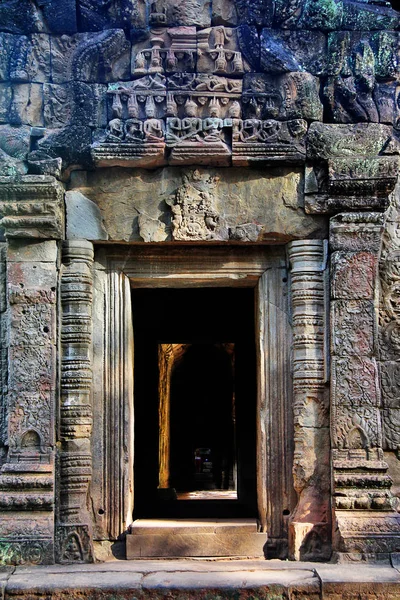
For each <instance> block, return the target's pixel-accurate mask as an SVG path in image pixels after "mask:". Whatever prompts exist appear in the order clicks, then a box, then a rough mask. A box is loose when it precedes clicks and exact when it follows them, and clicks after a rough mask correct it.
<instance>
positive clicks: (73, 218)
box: [65, 191, 108, 240]
mask: <svg viewBox="0 0 400 600" xmlns="http://www.w3.org/2000/svg"><path fill="white" fill-rule="evenodd" d="M65 207H66V226H67V228H66V238H67V239H73V238H77V239H83V240H106V239H108V235H107V232H106V230H105V229H104V226H103V224H102V220H101V213H100V210H99V208H98V206H97V205H96V204H95V203H94V202H92V201H91V200H89V198H86V196H84V195H83V194H81V193H80V192H73V191H72V192H66V194H65Z"/></svg>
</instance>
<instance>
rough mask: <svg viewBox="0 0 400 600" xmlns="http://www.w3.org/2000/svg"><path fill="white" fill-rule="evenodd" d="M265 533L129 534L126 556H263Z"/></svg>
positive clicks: (130, 557) (132, 557)
mask: <svg viewBox="0 0 400 600" xmlns="http://www.w3.org/2000/svg"><path fill="white" fill-rule="evenodd" d="M265 543H266V535H265V534H263V533H242V534H240V533H238V534H221V535H218V534H216V533H197V534H196V533H194V534H184V533H182V534H181V533H174V534H168V533H165V534H162V533H159V534H158V535H140V534H135V535H128V536H127V558H128V560H129V559H134V558H151V557H157V556H158V557H165V556H170V557H178V556H181V557H183V556H227V555H233V556H248V557H257V556H263V548H264V546H265Z"/></svg>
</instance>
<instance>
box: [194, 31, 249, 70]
mask: <svg viewBox="0 0 400 600" xmlns="http://www.w3.org/2000/svg"><path fill="white" fill-rule="evenodd" d="M197 52H198V56H199V58H198V61H197V70H198V72H199V73H215V74H218V75H225V76H228V77H242V76H243V74H244V73H245V72H248V71H250V70H253V69H251V67H250V65H249V63H248V62H247V60H246V59H245V58H244V57H243V56H242V53H241V51H240V46H239V39H238V34H237V31H236V29H232V28H230V27H224V26H223V25H219V26H218V27H211V28H208V29H202V30H201V31H199V32H198V33H197Z"/></svg>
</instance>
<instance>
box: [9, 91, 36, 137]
mask: <svg viewBox="0 0 400 600" xmlns="http://www.w3.org/2000/svg"><path fill="white" fill-rule="evenodd" d="M12 92H13V95H12V101H11V106H10V112H9V122H10V123H11V124H12V125H14V126H19V125H33V126H39V127H40V126H41V125H43V87H42V85H41V84H38V83H21V84H15V85H13V86H12Z"/></svg>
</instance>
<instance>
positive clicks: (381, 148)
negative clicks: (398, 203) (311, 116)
mask: <svg viewBox="0 0 400 600" xmlns="http://www.w3.org/2000/svg"><path fill="white" fill-rule="evenodd" d="M398 154H399V144H398V142H397V141H396V139H395V138H394V137H392V130H391V128H390V127H388V126H387V125H380V124H376V123H368V124H367V123H359V124H357V125H331V124H329V125H328V124H323V123H312V124H311V125H310V128H309V131H308V135H307V158H308V159H310V160H311V161H313V163H314V164H313V167H312V168H310V169H308V173H307V178H306V188H305V194H306V196H305V208H306V212H308V213H328V214H329V213H330V214H331V213H335V212H339V211H340V210H342V211H357V210H364V211H365V210H370V211H379V210H384V209H385V208H386V207H387V205H388V196H389V194H390V193H391V192H392V191H393V189H394V186H395V185H396V181H397V175H398V162H399V161H398V156H397V155H398Z"/></svg>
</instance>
